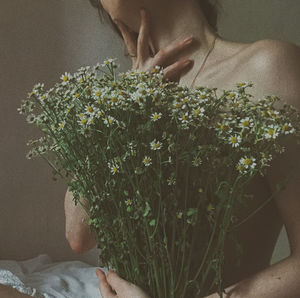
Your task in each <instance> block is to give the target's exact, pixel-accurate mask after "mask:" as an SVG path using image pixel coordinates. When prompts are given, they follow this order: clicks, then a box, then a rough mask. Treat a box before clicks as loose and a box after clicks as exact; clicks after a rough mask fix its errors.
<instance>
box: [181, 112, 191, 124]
mask: <svg viewBox="0 0 300 298" xmlns="http://www.w3.org/2000/svg"><path fill="white" fill-rule="evenodd" d="M189 118H190V116H189V113H188V112H185V113H183V114H181V115H180V117H179V121H181V122H182V123H183V124H186V123H188V122H189Z"/></svg>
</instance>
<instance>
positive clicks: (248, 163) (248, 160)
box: [244, 158, 252, 166]
mask: <svg viewBox="0 0 300 298" xmlns="http://www.w3.org/2000/svg"><path fill="white" fill-rule="evenodd" d="M251 163H252V160H251V159H250V158H246V159H245V160H244V164H245V165H247V166H249V165H250V164H251Z"/></svg>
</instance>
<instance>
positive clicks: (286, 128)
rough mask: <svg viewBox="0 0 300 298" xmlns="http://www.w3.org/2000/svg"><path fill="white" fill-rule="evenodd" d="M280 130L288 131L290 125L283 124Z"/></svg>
mask: <svg viewBox="0 0 300 298" xmlns="http://www.w3.org/2000/svg"><path fill="white" fill-rule="evenodd" d="M282 130H284V131H288V130H290V127H289V126H288V125H283V126H282Z"/></svg>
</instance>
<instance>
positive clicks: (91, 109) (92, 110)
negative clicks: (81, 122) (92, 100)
mask: <svg viewBox="0 0 300 298" xmlns="http://www.w3.org/2000/svg"><path fill="white" fill-rule="evenodd" d="M95 113H96V107H95V106H94V105H93V104H90V105H87V107H86V114H87V115H89V116H94V115H95Z"/></svg>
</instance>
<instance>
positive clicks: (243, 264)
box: [224, 176, 283, 284]
mask: <svg viewBox="0 0 300 298" xmlns="http://www.w3.org/2000/svg"><path fill="white" fill-rule="evenodd" d="M245 193H246V194H249V195H252V198H251V199H250V198H249V199H248V200H247V201H246V202H245V203H246V204H245V205H244V206H241V208H239V210H238V211H237V212H236V216H237V218H236V220H237V222H236V225H238V224H239V223H240V225H238V226H237V228H236V236H237V238H236V239H237V241H238V243H239V245H240V249H241V250H240V252H241V253H242V254H241V257H240V264H238V260H239V259H238V258H237V257H236V256H237V253H238V251H237V250H236V248H237V247H236V244H235V243H234V241H233V240H232V239H231V237H228V238H227V240H226V243H225V270H224V274H225V276H226V280H227V282H228V284H230V283H234V282H237V281H238V280H241V279H242V278H246V277H247V276H249V275H251V274H254V273H255V272H257V271H259V270H262V269H263V268H265V267H267V266H268V265H269V263H270V260H271V257H272V254H273V250H274V247H275V244H276V242H277V238H278V235H279V233H280V230H281V228H282V225H283V223H282V219H281V217H280V214H279V211H278V208H277V206H276V202H275V200H274V199H271V200H270V201H268V199H269V198H270V196H271V192H270V189H269V186H268V184H267V182H266V181H265V178H264V177H261V176H256V177H254V178H253V180H252V181H251V182H250V183H249V185H248V186H247V188H246V192H245ZM251 214H252V216H250V217H249V215H251Z"/></svg>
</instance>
